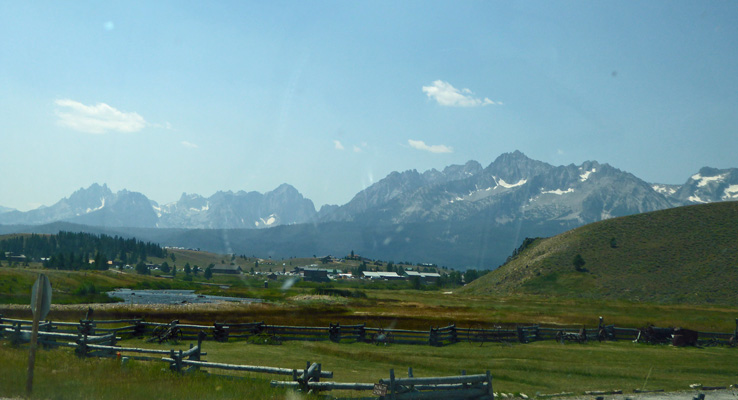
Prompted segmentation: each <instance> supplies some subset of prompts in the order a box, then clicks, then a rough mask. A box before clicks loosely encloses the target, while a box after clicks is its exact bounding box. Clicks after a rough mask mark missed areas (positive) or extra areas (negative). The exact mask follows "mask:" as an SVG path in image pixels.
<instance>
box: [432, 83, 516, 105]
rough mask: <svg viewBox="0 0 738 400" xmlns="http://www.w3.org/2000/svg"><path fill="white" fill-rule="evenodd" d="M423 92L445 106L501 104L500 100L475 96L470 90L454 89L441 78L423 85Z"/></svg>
mask: <svg viewBox="0 0 738 400" xmlns="http://www.w3.org/2000/svg"><path fill="white" fill-rule="evenodd" d="M423 93H425V94H426V96H428V97H429V98H431V99H433V100H435V101H436V102H438V104H440V105H442V106H447V107H479V106H487V105H492V104H502V102H494V101H492V100H490V99H488V98H487V97H485V98H483V99H482V98H479V97H475V96H474V93H472V91H471V90H469V89H461V90H459V89H456V88H455V87H453V86H452V85H451V84H450V83H448V82H444V81H442V80H437V81H434V82H433V84H432V85H430V86H423Z"/></svg>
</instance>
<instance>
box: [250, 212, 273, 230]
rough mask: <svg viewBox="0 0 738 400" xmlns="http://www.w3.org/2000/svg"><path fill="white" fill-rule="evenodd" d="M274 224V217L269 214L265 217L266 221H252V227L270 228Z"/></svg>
mask: <svg viewBox="0 0 738 400" xmlns="http://www.w3.org/2000/svg"><path fill="white" fill-rule="evenodd" d="M275 222H277V218H276V215H274V214H271V215H270V216H269V217H267V219H264V218H259V220H258V221H254V226H256V227H259V226H262V225H263V226H272V225H274V223H275Z"/></svg>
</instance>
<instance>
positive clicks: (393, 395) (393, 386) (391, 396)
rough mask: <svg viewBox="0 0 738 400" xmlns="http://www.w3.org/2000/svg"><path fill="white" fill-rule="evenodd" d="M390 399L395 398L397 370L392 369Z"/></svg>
mask: <svg viewBox="0 0 738 400" xmlns="http://www.w3.org/2000/svg"><path fill="white" fill-rule="evenodd" d="M390 400H395V370H394V369H390Z"/></svg>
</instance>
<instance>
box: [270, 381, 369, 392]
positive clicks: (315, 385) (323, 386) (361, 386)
mask: <svg viewBox="0 0 738 400" xmlns="http://www.w3.org/2000/svg"><path fill="white" fill-rule="evenodd" d="M271 385H272V386H273V387H291V388H299V387H300V383H299V382H287V381H272V382H271ZM307 387H308V388H310V389H316V390H355V391H362V390H372V389H374V384H373V383H350V382H308V383H307Z"/></svg>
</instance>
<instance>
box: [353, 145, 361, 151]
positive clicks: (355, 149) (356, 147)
mask: <svg viewBox="0 0 738 400" xmlns="http://www.w3.org/2000/svg"><path fill="white" fill-rule="evenodd" d="M354 153H361V147H359V146H356V145H354Z"/></svg>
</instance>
